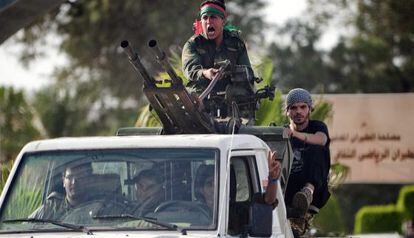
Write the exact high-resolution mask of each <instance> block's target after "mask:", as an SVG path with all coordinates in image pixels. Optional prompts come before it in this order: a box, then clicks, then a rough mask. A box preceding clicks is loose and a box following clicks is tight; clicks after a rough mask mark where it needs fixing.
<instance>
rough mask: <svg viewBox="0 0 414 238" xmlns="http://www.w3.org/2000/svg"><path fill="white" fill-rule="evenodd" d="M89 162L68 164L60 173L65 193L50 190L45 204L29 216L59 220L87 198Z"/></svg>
mask: <svg viewBox="0 0 414 238" xmlns="http://www.w3.org/2000/svg"><path fill="white" fill-rule="evenodd" d="M91 175H92V166H91V164H90V163H86V164H81V165H74V166H69V167H67V168H66V169H65V172H64V173H63V175H62V182H63V187H64V189H65V192H66V195H64V194H61V193H58V192H52V193H50V194H49V195H48V196H47V198H46V202H45V204H43V205H42V206H40V207H39V208H38V209H36V211H35V212H34V213H32V214H31V215H30V216H29V218H35V219H47V220H60V219H61V217H62V216H63V215H65V214H66V213H67V212H69V211H70V210H72V209H74V208H75V207H77V206H78V205H80V204H82V203H84V202H86V201H88V200H89V197H90V194H91V193H90V192H89V185H90V183H91V178H92V176H91Z"/></svg>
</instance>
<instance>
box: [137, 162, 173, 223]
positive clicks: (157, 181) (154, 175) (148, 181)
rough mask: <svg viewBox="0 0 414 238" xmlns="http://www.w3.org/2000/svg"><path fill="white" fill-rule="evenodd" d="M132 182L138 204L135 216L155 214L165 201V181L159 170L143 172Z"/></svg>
mask: <svg viewBox="0 0 414 238" xmlns="http://www.w3.org/2000/svg"><path fill="white" fill-rule="evenodd" d="M132 180H133V182H134V187H135V195H136V202H137V206H136V207H135V208H134V213H133V214H135V215H136V216H144V215H145V214H147V213H150V212H154V210H155V208H157V206H158V205H160V204H161V203H162V202H164V201H165V191H164V179H163V177H162V176H161V175H160V173H159V172H158V171H157V170H155V169H147V170H143V171H141V172H140V173H139V174H138V175H137V176H135V177H134V178H133V179H132Z"/></svg>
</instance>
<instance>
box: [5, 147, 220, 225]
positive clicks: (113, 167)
mask: <svg viewBox="0 0 414 238" xmlns="http://www.w3.org/2000/svg"><path fill="white" fill-rule="evenodd" d="M218 159H219V153H218V150H216V149H181V148H173V149H172V148H166V149H162V148H161V149H160V148H157V149H152V148H147V149H111V150H103V149H102V150H87V151H81V150H67V151H48V152H41V153H31V154H26V155H24V157H23V158H22V162H21V163H20V165H19V167H18V170H17V172H16V174H15V176H14V179H13V182H12V184H11V187H10V189H9V190H8V192H7V194H6V198H5V202H4V203H3V204H2V207H1V210H0V212H1V214H0V215H1V220H0V232H4V231H11V230H15V231H25V230H33V229H36V230H43V231H50V230H51V229H52V230H53V231H57V230H61V231H65V230H67V229H68V228H64V227H60V226H57V225H54V224H51V223H47V222H46V223H38V222H37V223H33V222H22V221H20V222H17V221H14V222H13V221H12V220H15V219H27V218H33V219H47V220H53V221H58V222H63V223H68V224H74V225H83V226H88V227H94V228H96V229H106V230H107V229H115V230H122V229H128V230H131V229H154V230H160V229H161V230H162V229H166V228H165V227H162V226H159V225H156V224H154V223H151V222H145V221H142V220H140V219H138V218H139V217H150V218H154V219H156V220H157V221H162V222H166V223H171V224H175V225H177V226H179V227H183V228H186V229H214V228H215V227H216V224H217V218H216V217H217V216H216V213H217V200H218V198H217V196H218V189H217V187H218V166H217V164H218V163H217V161H218Z"/></svg>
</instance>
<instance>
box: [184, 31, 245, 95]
mask: <svg viewBox="0 0 414 238" xmlns="http://www.w3.org/2000/svg"><path fill="white" fill-rule="evenodd" d="M226 59H229V60H230V62H231V65H232V66H233V67H234V66H235V65H244V66H247V67H249V68H250V69H251V64H250V60H249V56H248V54H247V50H246V46H245V44H244V42H243V40H242V39H241V38H240V36H239V33H238V32H237V31H232V32H230V31H227V30H224V31H223V42H222V44H221V45H220V46H219V47H217V48H216V45H215V42H214V41H212V40H207V39H206V38H205V37H204V36H202V35H194V36H192V37H191V38H190V39H189V40H188V41H187V42H186V43H185V45H184V48H183V52H182V63H183V71H184V74H185V76H186V77H187V78H188V79H189V83H188V84H187V86H188V87H192V88H194V89H195V90H196V91H197V92H201V91H203V90H204V89H205V88H206V87H207V85H208V84H209V80H208V79H206V78H204V76H203V74H202V70H203V69H209V68H213V67H214V65H215V63H217V62H220V61H223V60H226ZM227 84H228V81H227V82H226V81H225V80H221V81H220V82H218V83H217V84H216V86H215V90H216V91H224V89H225V87H226V85H227Z"/></svg>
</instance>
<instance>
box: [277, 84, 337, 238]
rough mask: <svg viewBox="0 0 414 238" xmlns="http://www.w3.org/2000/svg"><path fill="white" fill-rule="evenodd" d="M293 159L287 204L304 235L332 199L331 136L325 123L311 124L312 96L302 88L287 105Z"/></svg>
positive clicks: (286, 197)
mask: <svg viewBox="0 0 414 238" xmlns="http://www.w3.org/2000/svg"><path fill="white" fill-rule="evenodd" d="M285 109H286V115H287V116H288V117H289V122H290V123H289V125H288V127H287V128H286V129H285V130H286V131H287V133H288V135H289V137H290V142H291V145H292V150H293V153H294V159H293V164H292V169H291V172H290V176H289V181H288V184H287V188H286V194H285V201H286V206H287V208H288V217H291V223H292V228H294V229H295V230H296V231H298V233H299V234H301V233H304V232H305V230H306V228H307V227H306V226H307V225H308V221H309V220H310V219H311V218H312V217H313V215H314V214H317V213H318V212H319V209H320V208H322V207H323V206H324V205H325V204H326V202H327V201H328V199H329V196H330V193H329V191H328V173H329V168H330V152H329V143H330V139H329V133H328V128H327V126H326V124H325V123H323V122H322V121H318V120H311V119H310V113H311V111H312V110H313V103H312V98H311V95H310V94H309V92H308V91H306V90H305V89H302V88H295V89H293V90H291V91H290V92H289V93H288V95H287V97H286V103H285Z"/></svg>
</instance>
